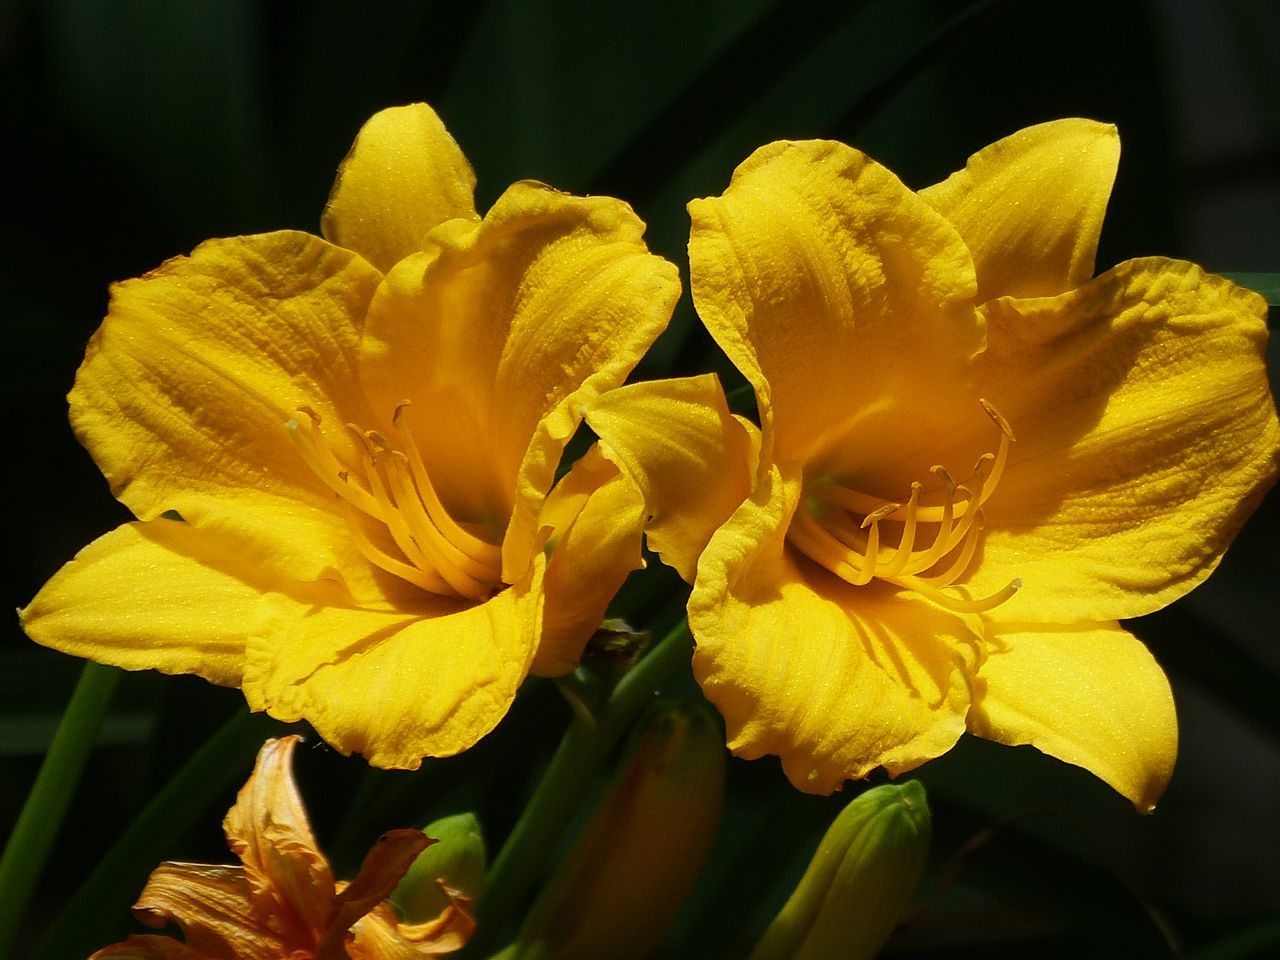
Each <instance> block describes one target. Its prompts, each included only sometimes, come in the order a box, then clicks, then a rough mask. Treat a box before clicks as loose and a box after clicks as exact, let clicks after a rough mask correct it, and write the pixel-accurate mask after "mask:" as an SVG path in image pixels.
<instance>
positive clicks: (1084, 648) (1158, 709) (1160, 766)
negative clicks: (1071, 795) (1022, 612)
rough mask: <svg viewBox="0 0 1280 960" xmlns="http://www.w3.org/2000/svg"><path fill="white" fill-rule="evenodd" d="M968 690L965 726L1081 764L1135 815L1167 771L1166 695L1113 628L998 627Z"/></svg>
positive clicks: (1136, 647)
mask: <svg viewBox="0 0 1280 960" xmlns="http://www.w3.org/2000/svg"><path fill="white" fill-rule="evenodd" d="M987 639H988V648H989V649H988V655H987V659H986V660H985V661H984V663H983V664H982V666H981V668H980V669H979V671H978V681H977V683H976V684H975V685H974V701H973V707H972V709H971V710H970V713H969V729H970V730H972V731H973V732H974V733H976V734H977V735H978V736H980V737H986V738H987V739H989V740H997V741H999V742H1000V743H1006V744H1010V745H1014V746H1016V745H1018V744H1026V743H1029V744H1031V745H1032V746H1034V747H1036V748H1037V749H1039V750H1042V751H1044V752H1045V753H1047V754H1049V755H1050V756H1054V757H1057V758H1058V759H1059V760H1065V761H1067V762H1068V763H1074V764H1076V765H1078V766H1081V767H1084V768H1085V769H1086V770H1088V771H1089V772H1090V773H1092V774H1094V775H1095V776H1097V777H1099V778H1100V779H1102V780H1103V781H1104V782H1106V783H1109V784H1110V785H1111V786H1112V787H1114V788H1115V789H1116V790H1117V791H1119V792H1120V793H1121V794H1122V795H1123V796H1125V797H1127V798H1128V799H1129V800H1130V801H1132V802H1133V804H1134V806H1136V807H1137V808H1138V809H1139V810H1141V811H1143V812H1144V813H1145V812H1150V811H1151V809H1152V808H1153V807H1155V804H1156V801H1157V800H1158V799H1159V798H1160V794H1161V793H1163V792H1164V788H1165V784H1167V783H1168V782H1169V777H1170V775H1171V774H1172V773H1173V763H1174V759H1175V758H1176V757H1177V753H1178V721H1177V718H1176V717H1175V715H1174V710H1173V694H1172V693H1171V692H1170V690H1169V681H1168V680H1166V679H1165V676H1164V672H1163V671H1162V670H1161V669H1160V666H1159V664H1157V663H1156V661H1155V658H1153V657H1152V656H1151V653H1150V651H1148V650H1147V648H1146V647H1144V646H1143V645H1142V643H1141V642H1140V641H1139V640H1138V639H1137V638H1135V637H1134V636H1133V635H1132V634H1130V633H1129V632H1128V631H1126V630H1124V629H1122V628H1121V627H1120V626H1119V625H1118V624H1115V623H1080V624H1076V625H1074V626H1071V627H1062V626H1052V625H1051V626H1044V625H1036V624H1001V625H997V626H994V627H991V628H990V629H989V631H988V634H987Z"/></svg>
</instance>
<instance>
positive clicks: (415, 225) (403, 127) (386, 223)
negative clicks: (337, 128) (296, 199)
mask: <svg viewBox="0 0 1280 960" xmlns="http://www.w3.org/2000/svg"><path fill="white" fill-rule="evenodd" d="M475 187H476V175H475V174H474V173H473V172H472V170H471V164H469V163H468V162H467V158H466V157H465V156H463V154H462V150H461V149H460V148H459V147H458V145H457V143H455V142H454V139H453V137H451V136H449V131H447V130H446V129H445V128H444V124H443V123H441V122H440V118H439V117H438V116H436V113H435V111H434V110H432V109H431V108H430V107H429V106H427V105H426V104H425V103H413V104H410V105H408V106H405V107H390V108H388V109H386V110H381V111H379V112H378V113H375V114H374V115H373V116H372V117H370V118H369V120H367V121H366V122H365V125H364V126H363V127H361V128H360V133H359V134H357V136H356V142H355V143H354V144H352V146H351V152H350V153H348V154H347V156H346V159H345V160H343V161H342V166H341V167H339V168H338V177H337V179H336V180H335V181H334V183H333V190H332V192H331V193H330V194H329V203H328V205H327V206H326V207H325V210H324V217H323V219H322V220H321V226H322V228H323V230H324V235H325V237H326V238H328V239H329V240H330V241H332V242H333V243H336V244H337V245H338V246H340V247H346V248H347V249H348V250H354V251H356V253H358V254H360V255H361V256H362V257H364V258H365V259H366V260H368V261H369V262H370V263H372V264H373V265H374V266H376V267H377V268H378V269H379V270H382V271H383V272H386V271H387V270H390V269H391V267H392V266H394V265H395V264H396V263H397V262H398V261H400V260H403V259H404V258H405V257H407V256H408V255H409V254H411V253H416V252H417V251H419V250H421V249H422V241H423V238H424V237H426V235H427V233H428V232H430V230H431V229H432V228H433V227H435V226H436V225H437V224H440V223H443V222H444V221H445V220H451V219H453V218H454V217H465V218H467V219H471V220H474V219H476V209H475V201H474V199H473V194H474V192H475Z"/></svg>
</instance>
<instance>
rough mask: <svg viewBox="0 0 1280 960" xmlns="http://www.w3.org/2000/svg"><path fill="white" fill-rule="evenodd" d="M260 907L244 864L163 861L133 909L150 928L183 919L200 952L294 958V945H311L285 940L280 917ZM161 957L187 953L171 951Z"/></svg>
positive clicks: (251, 959) (243, 959)
mask: <svg viewBox="0 0 1280 960" xmlns="http://www.w3.org/2000/svg"><path fill="white" fill-rule="evenodd" d="M259 907H260V904H259V903H257V902H256V901H255V899H254V897H253V895H252V893H251V890H250V883H249V880H248V878H247V877H246V876H245V872H244V870H243V869H241V868H240V867H226V866H214V865H210V864H203V863H162V864H160V866H159V867H157V868H156V869H155V870H154V871H153V872H152V874H151V877H150V879H148V880H147V885H146V887H144V888H143V890H142V894H141V896H139V897H138V902H137V903H136V904H134V906H133V912H134V913H135V914H136V915H137V917H138V919H139V920H141V921H142V922H143V923H146V924H148V925H149V926H153V927H162V926H164V925H165V923H166V922H168V921H172V922H174V923H177V924H178V926H179V927H181V928H182V935H183V938H184V939H185V941H186V944H187V946H188V947H190V948H191V949H192V950H193V951H195V952H196V955H197V956H209V957H219V958H221V957H236V958H239V960H279V958H280V957H285V956H289V955H290V953H291V952H292V949H296V948H306V947H310V946H311V944H310V942H308V941H307V940H297V939H285V938H284V937H283V936H282V934H281V932H280V931H279V930H278V929H275V928H274V926H273V925H274V921H276V920H277V919H278V918H277V917H274V916H272V915H271V914H264V913H260V912H259ZM147 939H148V940H149V941H150V943H149V944H148V946H155V947H158V948H159V949H165V948H164V947H160V945H159V943H158V941H160V940H161V939H162V938H159V937H157V938H154V939H152V938H147ZM104 955H105V956H120V954H118V953H117V954H111V953H105V954H104ZM124 956H129V954H124ZM142 956H144V957H145V956H147V954H145V953H144V954H142ZM159 956H161V957H169V956H176V957H182V956H184V954H182V953H180V952H179V953H172V954H171V953H167V952H166V953H160V954H159Z"/></svg>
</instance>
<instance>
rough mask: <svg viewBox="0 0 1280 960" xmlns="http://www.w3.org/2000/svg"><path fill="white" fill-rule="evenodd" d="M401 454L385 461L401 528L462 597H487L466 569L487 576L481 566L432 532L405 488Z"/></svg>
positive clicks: (414, 497) (417, 502)
mask: <svg viewBox="0 0 1280 960" xmlns="http://www.w3.org/2000/svg"><path fill="white" fill-rule="evenodd" d="M404 461H405V457H404V454H402V453H401V452H400V451H399V450H392V451H389V453H388V454H387V456H386V458H385V469H386V471H387V479H388V480H389V481H390V483H391V490H392V492H393V493H394V494H395V497H396V507H397V508H398V509H399V511H400V514H401V516H402V518H403V519H404V521H405V527H406V529H407V530H408V531H409V534H410V536H412V537H413V540H414V543H415V544H417V546H418V547H419V548H420V549H421V550H422V551H423V553H425V554H426V557H427V560H428V561H429V562H430V563H431V564H432V565H433V566H434V567H435V568H436V569H437V570H438V571H439V573H440V575H441V576H442V577H444V578H445V580H447V581H448V582H449V586H451V587H453V589H454V590H456V591H457V592H458V593H460V594H461V595H462V596H464V597H467V598H468V599H471V600H478V599H480V598H482V597H485V596H487V595H488V594H489V588H488V587H486V586H485V584H484V582H483V581H481V580H479V579H478V578H477V577H476V576H474V575H473V574H472V571H471V570H468V569H465V567H466V566H470V567H472V569H473V570H474V569H476V567H479V571H478V572H480V573H481V575H483V574H484V573H486V572H488V571H486V570H485V569H484V567H483V565H478V564H476V561H474V560H472V559H471V557H468V556H467V555H466V554H465V553H463V552H462V551H461V550H459V549H458V548H457V547H455V546H454V545H453V544H451V543H449V541H448V540H446V539H445V537H444V535H443V534H442V533H441V532H440V531H439V530H437V529H436V527H435V525H434V524H433V523H432V522H431V518H430V517H428V516H427V512H426V510H424V509H423V506H422V502H421V501H420V500H419V499H418V497H417V495H416V492H415V491H414V490H412V489H410V487H409V482H410V478H409V465H408V463H407V462H404Z"/></svg>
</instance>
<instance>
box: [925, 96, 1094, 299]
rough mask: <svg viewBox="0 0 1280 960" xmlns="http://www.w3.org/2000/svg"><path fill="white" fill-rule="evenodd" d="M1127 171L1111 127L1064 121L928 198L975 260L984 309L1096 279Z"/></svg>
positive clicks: (1019, 139) (996, 149) (1033, 130)
mask: <svg viewBox="0 0 1280 960" xmlns="http://www.w3.org/2000/svg"><path fill="white" fill-rule="evenodd" d="M1119 162H1120V137H1119V135H1118V134H1117V133H1116V128H1115V127H1113V126H1112V125H1111V124H1109V123H1098V122H1096V121H1094V120H1079V119H1070V120H1054V121H1053V122H1051V123H1041V124H1037V125H1036V126H1033V127H1027V128H1025V129H1023V130H1019V131H1018V132H1017V133H1015V134H1013V135H1012V136H1008V137H1005V138H1004V139H1003V140H997V141H996V142H995V143H993V144H991V146H989V147H986V148H985V149H983V150H980V151H978V152H977V153H975V154H974V155H973V156H972V157H970V158H969V162H968V164H966V165H965V168H964V169H963V170H960V171H958V172H956V173H953V174H952V175H951V176H950V177H948V178H947V179H946V180H944V181H943V182H942V183H939V184H935V185H934V186H932V187H929V188H927V189H925V190H922V191H920V196H922V197H924V199H926V200H928V201H929V203H931V204H933V206H934V207H935V208H936V209H937V210H938V211H939V212H940V213H941V214H942V215H943V216H945V217H946V218H947V219H948V220H950V221H951V223H952V224H953V225H954V226H955V228H956V229H957V230H959V231H960V236H962V237H964V242H965V243H966V244H968V246H969V249H970V251H972V253H973V260H974V265H975V266H976V267H977V270H978V301H979V302H984V301H986V300H990V299H992V298H994V297H1048V296H1055V295H1056V294H1059V293H1064V292H1066V291H1067V290H1071V289H1072V288H1074V287H1078V286H1079V285H1080V284H1082V283H1084V282H1085V281H1086V280H1088V279H1089V278H1090V277H1091V276H1093V260H1094V255H1095V254H1096V253H1097V250H1098V234H1099V233H1100V232H1101V230H1102V216H1103V213H1104V212H1105V210H1106V207H1107V199H1108V197H1110V196H1111V185H1112V183H1113V182H1114V181H1115V177H1116V165H1117V164H1118V163H1119Z"/></svg>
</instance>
